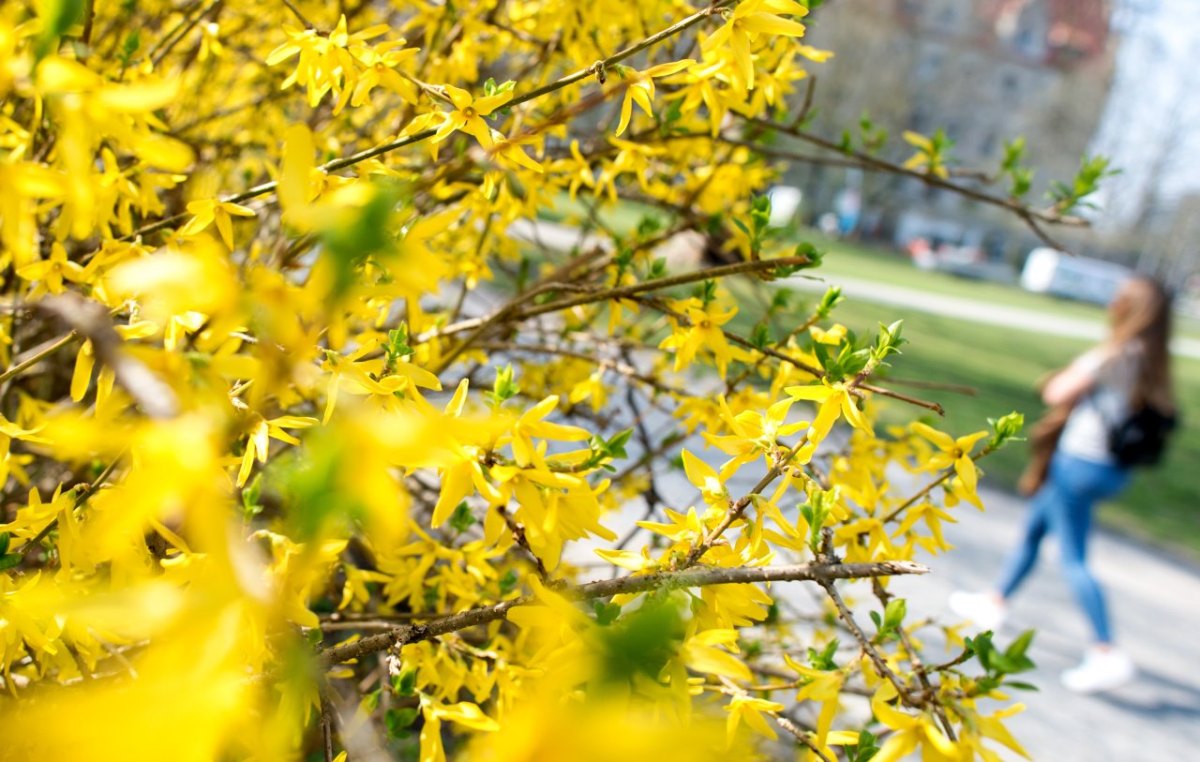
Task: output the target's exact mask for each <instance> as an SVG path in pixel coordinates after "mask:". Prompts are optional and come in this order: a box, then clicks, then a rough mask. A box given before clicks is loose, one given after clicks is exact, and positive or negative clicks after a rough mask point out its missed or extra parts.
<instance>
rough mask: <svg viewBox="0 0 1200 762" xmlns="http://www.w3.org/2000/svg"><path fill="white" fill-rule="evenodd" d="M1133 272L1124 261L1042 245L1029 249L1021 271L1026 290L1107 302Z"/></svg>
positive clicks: (1022, 283) (1022, 282) (1022, 285)
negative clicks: (1071, 252) (1081, 255)
mask: <svg viewBox="0 0 1200 762" xmlns="http://www.w3.org/2000/svg"><path fill="white" fill-rule="evenodd" d="M1132 274H1133V271H1132V270H1130V269H1129V268H1128V267H1125V266H1123V265H1118V264H1115V263H1113V262H1105V261H1104V260H1101V259H1089V258H1088V257H1076V256H1071V255H1070V254H1064V253H1063V252H1061V251H1058V250H1057V249H1051V248H1047V247H1042V248H1038V249H1034V250H1033V251H1031V252H1029V258H1028V259H1026V260H1025V267H1024V269H1023V270H1022V271H1021V287H1022V288H1024V289H1025V290H1026V291H1035V292H1037V293H1042V294H1053V295H1055V296H1063V297H1066V298H1068V299H1078V300H1080V301H1084V302H1094V303H1095V304H1108V303H1109V302H1110V301H1112V298H1113V297H1114V296H1116V293H1117V290H1118V289H1119V288H1120V287H1121V284H1122V283H1124V282H1125V280H1126V279H1127V278H1129V277H1130V276H1131V275H1132Z"/></svg>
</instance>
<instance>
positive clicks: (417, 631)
mask: <svg viewBox="0 0 1200 762" xmlns="http://www.w3.org/2000/svg"><path fill="white" fill-rule="evenodd" d="M928 572H929V569H928V567H926V566H924V565H922V564H918V563H914V562H912V561H881V562H878V563H860V564H820V563H810V564H794V565H788V566H764V567H738V568H734V569H727V568H719V567H694V568H691V569H685V570H682V571H660V572H655V573H652V574H641V575H633V576H626V577H618V578H617V579H605V580H598V581H596V582H589V583H587V584H583V585H579V586H577V587H566V588H562V589H560V590H558V591H557V592H558V594H559V595H562V596H564V597H565V598H567V599H570V600H590V599H593V598H607V597H610V596H613V595H623V594H631V593H644V592H647V591H649V590H659V589H672V590H677V589H684V588H689V587H704V586H708V585H739V584H748V583H755V582H796V581H814V580H815V581H820V580H830V579H858V578H866V577H879V576H891V575H898V574H926V573H928ZM534 600H535V599H534V598H533V596H528V595H527V596H522V597H520V598H514V599H513V600H509V601H504V602H502V603H497V604H494V605H491V606H481V607H478V608H474V609H469V610H467V611H463V612H460V613H458V614H452V615H450V616H447V617H443V618H441V619H436V620H434V621H431V622H425V623H422V624H411V625H401V626H399V627H396V628H395V629H393V630H391V631H390V632H386V633H382V634H379V635H371V636H369V637H366V638H362V639H361V640H356V641H354V642H352V643H343V644H341V645H337V646H333V647H331V648H327V649H325V650H324V651H322V652H321V653H320V654H319V656H320V659H321V663H322V664H324V665H326V666H328V665H331V664H340V663H342V662H346V661H350V660H351V659H357V658H359V657H361V656H365V655H366V654H371V653H377V652H379V651H383V650H386V649H388V648H393V647H399V646H404V645H408V644H410V643H418V642H421V641H425V640H429V639H431V638H436V637H438V636H440V635H445V634H447V633H451V632H457V631H459V630H464V629H467V628H469V627H476V626H478V625H481V624H487V623H489V622H495V621H498V620H501V619H505V618H507V616H508V612H509V610H510V609H512V608H513V607H515V606H524V605H529V604H531V603H533V602H534Z"/></svg>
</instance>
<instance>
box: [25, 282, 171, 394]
mask: <svg viewBox="0 0 1200 762" xmlns="http://www.w3.org/2000/svg"><path fill="white" fill-rule="evenodd" d="M38 307H39V309H41V310H43V311H44V312H47V313H49V314H51V315H55V316H57V317H58V318H60V319H61V320H62V321H63V322H64V323H66V324H67V325H68V326H70V328H71V329H72V330H73V331H74V332H75V333H77V334H79V335H80V336H82V337H84V338H86V339H87V340H88V341H90V342H92V350H93V351H94V352H95V354H96V359H97V360H98V361H100V362H101V363H103V364H105V365H107V366H108V367H109V368H110V369H111V370H112V372H113V374H114V375H115V376H116V381H117V383H118V384H120V385H121V387H122V388H123V389H124V390H125V391H126V392H128V393H129V396H130V397H132V398H133V400H134V401H135V402H136V403H137V404H138V406H139V407H140V408H141V409H142V411H143V412H144V413H145V414H146V415H148V416H150V417H151V418H173V417H175V415H176V414H177V413H178V412H179V401H178V400H177V399H176V398H175V391H174V390H173V389H171V387H170V386H168V385H167V384H166V383H164V382H163V381H162V379H160V378H159V377H158V376H156V375H155V374H154V373H153V372H152V371H151V370H150V369H149V368H147V367H146V366H145V365H143V364H142V363H141V362H140V361H139V360H136V359H134V358H133V356H131V355H130V354H129V353H128V352H126V351H125V342H124V340H123V339H122V338H121V334H119V333H117V330H116V328H114V327H113V324H112V319H111V318H110V317H109V314H108V310H107V309H106V308H105V307H104V305H102V304H100V303H99V302H94V301H91V300H88V299H84V298H83V297H81V296H79V295H78V294H74V293H70V292H67V293H63V294H59V295H57V296H49V297H46V298H45V299H43V300H42V301H40V302H38Z"/></svg>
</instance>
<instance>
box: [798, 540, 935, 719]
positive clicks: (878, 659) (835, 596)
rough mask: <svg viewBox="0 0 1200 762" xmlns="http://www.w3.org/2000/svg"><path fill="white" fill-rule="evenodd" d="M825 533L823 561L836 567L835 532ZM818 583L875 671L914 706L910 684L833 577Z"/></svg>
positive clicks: (901, 697)
mask: <svg viewBox="0 0 1200 762" xmlns="http://www.w3.org/2000/svg"><path fill="white" fill-rule="evenodd" d="M823 534H824V547H823V549H822V552H821V559H822V560H821V562H822V563H824V564H825V565H832V566H833V567H834V568H836V566H837V560H836V559H835V558H834V557H833V554H832V552H831V547H832V538H833V534H832V533H831V532H830V531H829V530H828V529H826V530H824V531H823ZM817 584H819V585H820V586H821V587H823V588H824V589H825V592H826V594H827V595H828V596H829V598H830V600H832V601H833V605H834V607H835V608H836V609H837V613H838V618H839V619H841V620H842V624H844V625H845V626H846V629H848V630H849V631H850V634H851V635H853V636H854V639H855V640H856V641H858V645H859V648H861V649H862V651H863V653H865V654H866V655H867V658H869V659H870V660H871V664H872V665H874V667H875V671H876V672H877V673H879V676H880V677H883V678H885V679H886V680H887V681H888V682H890V683H891V684H892V685H893V686H895V688H896V691H897V692H898V693H899V695H900V700H901V701H903V702H904V703H905V704H907V705H909V706H912V705H913V701H912V699H911V697H909V695H908V686H906V685H905V684H904V682H903V681H902V680H901V679H900V678H899V677H898V676H897V675H896V673H895V672H893V671H892V668H891V667H889V666H888V665H887V662H886V661H885V660H884V658H883V657H882V656H881V655H880V653H879V651H878V650H877V649H876V648H875V646H873V645H871V639H870V638H868V637H867V634H866V633H865V632H863V631H862V627H859V625H858V622H857V621H855V619H854V615H853V614H851V613H850V609H849V608H847V606H846V602H845V601H844V600H842V596H841V594H840V593H838V591H837V586H836V585H834V584H833V578H829V579H820V580H817Z"/></svg>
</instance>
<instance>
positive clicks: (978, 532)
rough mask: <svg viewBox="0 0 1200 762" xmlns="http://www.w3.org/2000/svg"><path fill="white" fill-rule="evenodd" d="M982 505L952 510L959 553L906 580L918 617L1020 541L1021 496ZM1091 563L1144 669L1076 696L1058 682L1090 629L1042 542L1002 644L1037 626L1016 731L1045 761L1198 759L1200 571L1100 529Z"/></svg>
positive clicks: (941, 607) (986, 580) (982, 585)
mask: <svg viewBox="0 0 1200 762" xmlns="http://www.w3.org/2000/svg"><path fill="white" fill-rule="evenodd" d="M983 499H984V502H985V504H986V505H987V506H988V510H987V511H986V512H984V513H982V514H981V513H978V512H977V511H975V510H974V509H966V510H962V509H955V510H956V515H957V517H958V518H959V523H958V524H957V525H954V526H952V527H950V528H949V529H948V531H947V532H946V535H947V539H948V540H949V541H950V542H951V543H953V544H954V545H956V546H957V547H956V548H955V550H953V551H951V552H950V553H948V554H945V555H943V556H940V557H938V558H936V559H930V560H929V561H928V563H929V564H930V566H931V567H932V568H933V570H934V571H933V573H932V574H931V575H929V576H928V577H925V578H922V579H899V580H897V581H896V582H895V583H893V584H894V585H895V589H896V590H897V591H904V593H905V594H906V595H908V596H909V611H910V612H911V613H912V614H914V615H916V616H923V615H941V614H947V615H948V613H949V612H948V611H947V610H946V607H945V601H946V597H947V596H948V595H949V593H950V591H951V590H954V589H968V590H982V589H986V588H987V587H989V585H990V583H991V582H992V580H993V579H994V578H995V577H996V575H997V574H998V573H999V570H1000V567H1001V565H1002V563H1003V559H1004V557H1005V555H1006V554H1007V552H1008V551H1009V549H1011V548H1012V546H1013V544H1014V543H1015V542H1016V540H1017V538H1018V536H1019V532H1020V529H1021V525H1022V521H1023V518H1024V511H1025V503H1024V501H1023V500H1020V499H1019V498H1016V497H1013V496H1011V495H1008V494H1006V493H1003V492H999V491H996V490H991V489H985V490H984V493H983ZM1089 551H1090V553H1089V558H1090V562H1091V564H1092V567H1093V569H1094V571H1095V573H1096V575H1097V577H1098V578H1099V580H1100V583H1101V585H1103V586H1104V589H1105V592H1106V593H1107V596H1108V603H1109V608H1110V610H1111V614H1112V618H1113V627H1114V631H1115V633H1116V638H1117V640H1118V642H1119V643H1120V645H1121V646H1122V647H1123V648H1125V649H1126V650H1128V651H1129V653H1130V655H1131V656H1132V657H1133V660H1134V661H1135V662H1136V663H1137V665H1138V669H1139V674H1138V676H1137V678H1136V679H1135V680H1134V681H1133V682H1132V683H1131V684H1129V685H1127V686H1125V687H1123V688H1121V689H1119V690H1117V691H1114V692H1112V693H1109V694H1103V695H1095V696H1077V695H1075V694H1073V693H1071V692H1069V691H1067V690H1066V689H1064V688H1063V687H1062V686H1061V685H1059V683H1058V675H1059V673H1060V672H1061V671H1062V670H1064V669H1067V668H1069V667H1072V666H1074V665H1075V663H1076V662H1077V661H1078V659H1079V657H1080V654H1081V650H1082V648H1083V645H1084V644H1085V643H1086V642H1087V640H1088V632H1089V628H1088V626H1087V624H1086V621H1085V619H1084V616H1083V613H1082V611H1081V610H1080V609H1079V608H1078V606H1077V605H1076V604H1075V601H1074V598H1073V597H1072V595H1071V593H1070V591H1069V589H1068V587H1067V585H1066V583H1065V582H1064V581H1063V580H1062V578H1061V576H1060V575H1059V573H1058V563H1057V548H1056V547H1054V546H1053V543H1051V547H1049V548H1047V547H1046V546H1045V545H1043V549H1042V561H1041V563H1040V564H1039V566H1038V568H1037V569H1036V570H1035V572H1034V573H1033V574H1032V575H1030V577H1029V579H1028V580H1027V582H1026V583H1025V586H1024V587H1023V588H1022V589H1021V590H1020V591H1018V594H1017V596H1016V597H1015V598H1014V600H1013V604H1012V606H1011V608H1010V617H1009V620H1010V621H1009V622H1007V623H1006V624H1005V626H1004V627H1003V628H1001V630H1000V637H999V642H1000V643H1001V644H1003V643H1006V642H1007V641H1008V639H1011V638H1012V637H1015V636H1016V635H1017V634H1019V633H1020V632H1021V631H1022V630H1025V629H1028V628H1035V629H1036V630H1037V632H1038V634H1037V637H1036V638H1035V640H1034V644H1033V647H1032V649H1031V652H1030V656H1031V658H1033V660H1034V661H1035V662H1036V663H1037V665H1038V669H1037V671H1036V672H1034V673H1032V675H1031V679H1030V682H1033V683H1034V684H1036V685H1037V686H1038V687H1039V688H1040V689H1041V690H1040V691H1038V692H1037V693H1029V694H1025V695H1020V696H1018V697H1019V699H1020V700H1022V701H1024V702H1025V703H1026V705H1027V706H1028V711H1026V712H1025V713H1024V714H1022V715H1020V716H1018V717H1015V718H1013V719H1012V720H1011V721H1010V729H1011V730H1012V731H1013V733H1014V734H1015V735H1016V736H1017V738H1018V739H1020V740H1021V742H1022V743H1024V744H1025V746H1026V748H1027V749H1028V750H1029V752H1030V754H1031V755H1032V756H1033V759H1035V760H1039V762H1040V761H1041V760H1047V761H1048V762H1075V760H1079V761H1080V762H1084V760H1087V761H1088V762H1108V761H1109V760H1111V761H1112V762H1117V761H1118V760H1119V761H1120V762H1127V761H1130V760H1140V759H1197V758H1200V639H1198V637H1197V636H1198V634H1200V569H1197V568H1196V567H1194V566H1191V565H1188V564H1186V563H1184V562H1180V561H1176V560H1173V559H1171V558H1168V557H1166V556H1164V554H1163V553H1162V552H1161V551H1156V550H1154V549H1151V548H1148V547H1146V546H1144V545H1141V544H1138V543H1134V542H1131V541H1129V540H1128V539H1126V538H1123V537H1120V536H1118V535H1116V534H1112V533H1108V532H1101V533H1099V534H1098V535H1097V536H1096V537H1095V538H1094V539H1093V543H1092V545H1091V547H1090V548H1089Z"/></svg>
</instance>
